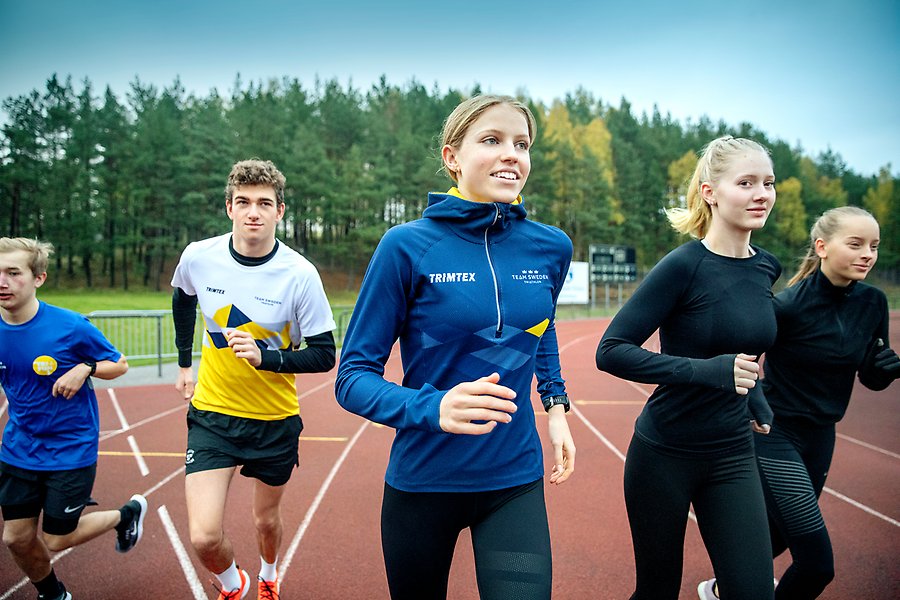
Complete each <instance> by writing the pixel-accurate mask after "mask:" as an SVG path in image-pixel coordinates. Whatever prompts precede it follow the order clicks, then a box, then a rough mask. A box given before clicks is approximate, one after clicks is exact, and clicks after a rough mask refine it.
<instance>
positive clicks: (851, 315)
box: [700, 206, 900, 600]
mask: <svg viewBox="0 0 900 600" xmlns="http://www.w3.org/2000/svg"><path fill="white" fill-rule="evenodd" d="M879 238H880V232H879V227H878V222H877V221H876V220H875V218H874V217H873V216H872V215H871V214H869V213H868V212H867V211H865V210H863V209H861V208H857V207H855V206H843V207H840V208H834V209H831V210H829V211H826V212H825V213H824V214H823V215H822V216H821V217H819V219H818V220H817V221H816V223H815V224H814V225H813V227H812V230H811V232H810V246H809V249H808V250H807V254H806V257H805V258H804V259H803V262H802V263H801V265H800V268H799V270H798V271H797V274H796V275H794V277H793V278H791V280H790V282H788V287H787V288H786V289H785V290H784V291H782V292H780V293H779V294H778V295H777V296H775V316H776V318H777V320H778V337H777V338H776V339H775V344H774V345H773V346H772V347H771V348H770V349H769V350H768V352H766V358H765V365H764V366H765V377H764V378H763V380H762V388H763V390H764V391H765V394H766V398H767V399H768V401H769V404H770V405H771V407H772V410H773V411H774V412H775V420H774V423H773V427H772V432H771V433H770V434H769V435H767V436H759V435H758V436H756V440H755V441H756V457H757V464H758V466H759V474H760V476H761V477H762V482H763V489H764V491H765V495H766V505H767V507H768V512H769V526H770V530H771V536H772V553H773V555H774V556H779V555H780V554H782V553H783V552H784V551H785V550H788V549H789V550H790V551H791V564H790V566H789V567H788V568H787V570H786V571H785V572H784V574H783V575H782V576H781V578H780V581H779V582H778V586H777V587H776V588H775V598H776V600H788V599H790V600H811V599H813V598H818V597H819V595H820V594H821V593H822V592H823V591H824V590H825V588H826V586H827V585H828V584H829V583H830V582H831V580H832V579H833V578H834V554H833V552H832V548H831V540H830V538H829V536H828V530H827V529H826V527H825V521H824V519H823V518H822V512H821V510H820V509H819V502H818V500H819V495H820V494H821V493H822V488H823V487H824V486H825V478H826V476H827V475H828V470H829V468H830V467H831V459H832V456H833V455H834V442H835V424H836V423H837V422H838V421H840V420H841V419H842V418H843V417H844V413H846V411H847V406H848V405H849V403H850V395H851V393H852V391H853V384H854V380H855V379H856V378H859V381H860V383H862V384H863V385H864V386H866V387H867V388H869V389H871V390H876V391H879V390H883V389H885V388H887V387H888V386H889V385H890V384H891V382H893V381H894V380H895V379H897V377H900V358H898V357H897V353H896V352H894V350H892V349H891V348H890V346H889V343H888V342H889V339H888V319H889V315H888V303H887V298H886V297H885V295H884V292H882V291H881V290H879V289H878V288H876V287H873V286H871V285H868V284H866V283H864V281H863V280H864V279H865V278H866V276H867V275H868V274H869V272H870V271H871V270H872V267H874V266H875V261H876V260H877V259H878V244H879V241H880V239H879ZM717 587H718V586H717V585H716V581H715V580H709V581H707V582H704V583H703V584H701V587H700V592H701V593H700V598H702V599H703V600H710V599H713V598H718V596H717V595H716V593H717V592H718V590H717V589H716V588H717Z"/></svg>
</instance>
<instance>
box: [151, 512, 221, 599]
mask: <svg viewBox="0 0 900 600" xmlns="http://www.w3.org/2000/svg"><path fill="white" fill-rule="evenodd" d="M156 512H158V513H159V518H160V520H161V521H162V524H163V528H164V529H165V530H166V534H167V535H168V536H169V542H170V543H171V544H172V549H173V550H175V556H176V557H178V564H180V565H181V570H182V571H184V578H185V579H187V582H188V587H190V588H191V592H193V594H194V598H195V600H209V597H208V596H207V595H206V591H205V590H204V589H203V584H202V583H200V577H198V576H197V570H196V569H194V563H192V562H191V559H190V557H189V556H188V553H187V550H185V548H184V544H182V543H181V538H180V537H178V530H177V529H175V523H173V522H172V517H170V516H169V511H168V510H166V506H165V504H164V505H162V506H160V507H159V508H158V509H156Z"/></svg>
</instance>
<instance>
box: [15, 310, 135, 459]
mask: <svg viewBox="0 0 900 600" xmlns="http://www.w3.org/2000/svg"><path fill="white" fill-rule="evenodd" d="M121 356H122V354H121V353H120V352H119V351H118V350H116V349H115V347H113V345H112V344H110V343H109V341H108V340H107V339H106V338H105V337H103V334H102V333H100V331H99V330H98V329H97V328H96V327H94V326H93V325H92V324H91V323H90V321H88V320H87V319H86V318H85V317H83V316H81V315H79V314H78V313H75V312H72V311H70V310H66V309H64V308H59V307H56V306H53V305H50V304H47V303H45V302H41V303H40V306H39V307H38V311H37V314H36V315H35V316H34V318H32V319H31V320H30V321H28V322H27V323H23V324H21V325H10V324H8V323H5V322H4V321H3V320H2V319H0V385H2V386H3V390H4V392H5V393H6V397H7V400H8V402H9V421H8V422H7V424H6V428H5V429H4V431H3V443H2V446H0V460H2V461H3V462H6V463H9V464H10V465H13V466H16V467H20V468H23V469H31V470H34V471H61V470H67V469H78V468H81V467H86V466H89V465H92V464H94V463H95V462H97V446H98V436H99V432H100V419H99V416H98V412H97V396H96V394H94V387H93V385H92V383H91V379H90V378H88V379H87V380H86V381H85V382H84V385H83V386H81V389H80V390H78V392H77V393H76V394H75V396H73V397H72V398H71V399H70V400H66V399H65V398H64V397H63V396H61V395H58V396H56V397H54V396H53V393H52V391H53V384H54V383H56V380H57V379H59V378H60V377H61V376H62V375H63V374H64V373H66V372H68V371H69V369H71V368H72V367H74V366H75V365H77V364H79V363H82V362H84V361H94V362H99V361H102V360H111V361H118V360H119V358H120V357H121Z"/></svg>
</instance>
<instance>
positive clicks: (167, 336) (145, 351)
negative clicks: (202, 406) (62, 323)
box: [85, 306, 353, 377]
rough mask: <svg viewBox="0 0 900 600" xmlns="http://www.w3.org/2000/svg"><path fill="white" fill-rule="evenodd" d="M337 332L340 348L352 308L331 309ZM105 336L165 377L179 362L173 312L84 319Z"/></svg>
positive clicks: (197, 336) (199, 327)
mask: <svg viewBox="0 0 900 600" xmlns="http://www.w3.org/2000/svg"><path fill="white" fill-rule="evenodd" d="M332 312H333V314H334V320H335V323H336V324H337V329H335V331H334V338H335V342H336V343H337V344H338V346H340V344H341V342H343V340H344V332H345V331H347V325H348V324H349V322H350V315H351V313H352V312H353V307H352V306H335V307H333V308H332ZM85 317H87V318H88V319H90V321H91V323H93V324H94V326H96V327H97V329H99V330H100V331H101V332H103V335H105V336H106V339H108V340H109V341H110V342H111V343H112V345H113V346H115V347H116V348H117V349H118V350H119V352H121V353H122V354H124V355H125V358H126V359H127V360H128V361H136V360H150V361H155V362H156V364H157V369H158V373H159V376H160V377H162V366H163V363H164V362H166V361H169V360H175V359H177V358H178V352H177V351H176V350H175V326H174V325H173V323H172V311H171V310H95V311H93V312H91V313H88V314H86V315H85ZM203 333H204V326H203V319H202V317H201V316H200V312H199V311H198V312H197V323H196V324H195V325H194V347H193V352H194V355H195V356H199V355H200V348H201V346H202V344H203Z"/></svg>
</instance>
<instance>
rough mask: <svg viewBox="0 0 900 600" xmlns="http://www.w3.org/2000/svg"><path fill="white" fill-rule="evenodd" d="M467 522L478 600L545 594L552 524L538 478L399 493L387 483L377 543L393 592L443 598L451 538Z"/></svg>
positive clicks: (535, 599) (532, 599)
mask: <svg viewBox="0 0 900 600" xmlns="http://www.w3.org/2000/svg"><path fill="white" fill-rule="evenodd" d="M466 527H468V528H470V529H471V532H472V546H473V548H474V550H475V573H476V577H477V580H478V592H479V594H480V596H481V598H482V599H483V600H487V599H492V600H539V599H540V600H546V599H549V598H550V588H551V583H552V572H551V571H552V570H551V557H550V529H549V527H548V525H547V508H546V506H545V504H544V483H543V480H541V479H539V480H537V481H535V482H532V483H528V484H525V485H521V486H516V487H512V488H507V489H502V490H495V491H488V492H446V493H444V492H403V491H400V490H397V489H395V488H392V487H391V486H389V485H387V484H385V486H384V500H383V503H382V507H381V545H382V549H383V551H384V564H385V568H386V569H387V577H388V586H389V587H390V590H391V598H393V599H394V600H401V599H402V600H405V599H411V600H412V599H415V600H443V599H444V598H446V597H447V583H448V579H449V576H450V563H451V561H452V560H453V551H454V549H455V548H456V540H457V538H458V537H459V534H460V532H461V531H462V530H463V529H465V528H466Z"/></svg>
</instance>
